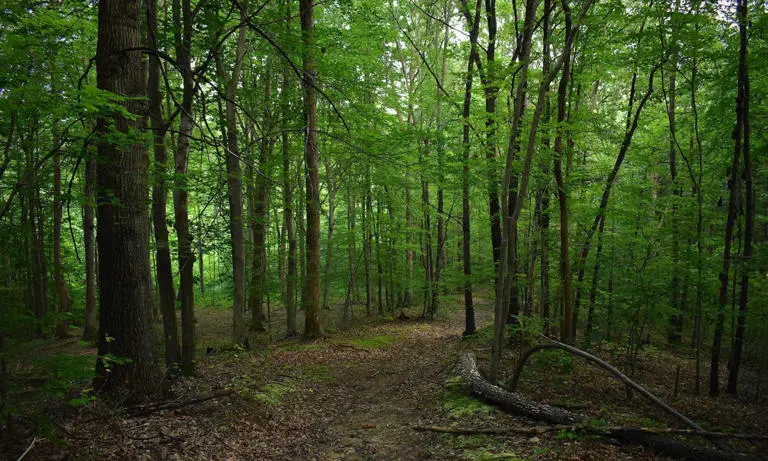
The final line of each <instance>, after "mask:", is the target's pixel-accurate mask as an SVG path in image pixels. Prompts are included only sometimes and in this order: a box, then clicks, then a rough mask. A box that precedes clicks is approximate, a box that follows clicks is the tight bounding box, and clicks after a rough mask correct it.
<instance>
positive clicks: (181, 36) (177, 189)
mask: <svg viewBox="0 0 768 461" xmlns="http://www.w3.org/2000/svg"><path fill="white" fill-rule="evenodd" d="M173 15H174V20H175V21H176V23H177V24H181V25H182V27H181V31H180V32H176V61H177V62H178V64H179V67H180V70H181V72H182V78H183V90H182V100H181V119H180V122H179V136H178V140H177V142H178V145H177V146H176V152H174V160H175V173H176V175H175V177H174V187H173V209H174V218H175V223H174V227H175V228H176V237H177V240H178V248H177V252H178V265H179V299H180V300H181V371H182V373H184V374H185V375H193V374H194V373H195V364H194V360H195V292H194V289H195V276H194V273H195V272H194V261H195V253H194V250H193V248H192V243H193V242H192V235H191V233H190V230H189V192H188V190H189V184H188V177H187V170H188V167H189V150H190V139H191V137H192V128H193V123H194V122H193V120H192V102H193V99H194V96H195V82H194V79H193V78H192V54H191V53H192V48H191V47H192V5H191V3H190V0H174V2H173Z"/></svg>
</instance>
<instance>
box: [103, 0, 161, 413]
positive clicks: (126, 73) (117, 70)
mask: <svg viewBox="0 0 768 461" xmlns="http://www.w3.org/2000/svg"><path fill="white" fill-rule="evenodd" d="M140 5H141V2H140V1H139V0H102V1H100V2H99V6H98V8H99V22H98V41H97V46H96V74H97V86H98V88H99V89H101V90H106V91H111V92H113V93H116V94H119V95H121V96H126V97H127V99H126V100H125V101H124V102H123V103H122V104H123V105H124V106H125V108H126V110H127V111H128V112H130V113H132V114H135V115H136V116H135V118H126V117H123V116H121V115H119V114H117V113H115V114H113V115H111V116H110V117H109V118H102V119H99V121H98V125H97V127H98V131H99V132H100V133H101V134H102V137H100V139H101V142H99V144H98V154H99V159H100V161H99V162H98V185H97V196H98V200H97V203H98V233H97V245H98V251H99V258H100V259H101V263H100V264H99V304H100V318H99V358H98V359H97V362H96V373H97V376H98V378H97V382H98V383H97V384H98V388H100V389H103V390H111V389H117V388H120V387H123V386H125V387H127V388H128V389H129V390H130V391H131V397H132V398H133V399H134V400H141V399H143V398H145V397H147V396H149V395H150V394H151V393H153V392H155V391H156V390H157V385H158V383H159V381H160V379H161V376H162V370H161V368H160V365H159V363H158V357H157V350H156V343H155V335H154V334H153V332H152V325H151V321H152V293H151V291H152V276H151V270H150V265H149V219H148V218H149V214H148V213H147V205H146V198H147V196H148V192H149V191H148V171H147V170H148V166H149V165H148V157H147V149H146V145H145V144H144V142H143V140H142V139H140V138H139V139H133V144H131V145H130V146H125V145H121V146H120V147H118V146H117V145H115V144H113V143H110V142H109V141H108V140H107V139H108V138H107V136H106V135H107V134H108V133H109V132H110V131H111V130H112V129H114V130H117V131H119V132H120V133H122V134H123V135H124V136H133V135H131V134H129V133H131V132H134V131H138V132H141V131H143V130H144V127H145V119H144V117H143V115H142V106H144V102H143V101H142V99H143V97H144V96H145V95H146V80H145V78H146V76H145V70H144V64H143V60H142V54H141V52H139V51H123V50H126V49H135V48H138V47H140V46H141V27H140V15H141V8H140ZM106 357H118V358H120V359H130V360H118V361H115V362H110V363H107V362H106Z"/></svg>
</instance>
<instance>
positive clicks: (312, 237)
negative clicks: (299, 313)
mask: <svg viewBox="0 0 768 461" xmlns="http://www.w3.org/2000/svg"><path fill="white" fill-rule="evenodd" d="M299 8H300V15H301V41H302V44H303V49H302V50H303V79H302V80H303V82H302V83H303V87H304V116H305V117H306V142H305V157H306V162H307V191H306V196H307V203H306V206H307V299H306V304H305V306H304V308H305V314H306V317H305V319H306V322H305V326H304V337H306V338H308V339H312V338H318V337H321V336H323V319H322V311H321V309H320V307H321V306H320V171H319V158H318V157H319V156H318V151H317V97H316V95H315V50H314V47H315V24H314V3H313V2H312V0H299Z"/></svg>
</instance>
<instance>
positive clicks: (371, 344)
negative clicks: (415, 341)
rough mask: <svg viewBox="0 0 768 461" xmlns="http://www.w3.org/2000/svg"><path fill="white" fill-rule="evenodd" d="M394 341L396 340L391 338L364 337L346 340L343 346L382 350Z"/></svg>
mask: <svg viewBox="0 0 768 461" xmlns="http://www.w3.org/2000/svg"><path fill="white" fill-rule="evenodd" d="M396 339H398V338H397V337H392V336H366V337H363V338H355V339H350V340H347V341H345V342H344V344H346V345H349V346H354V347H357V348H360V349H384V348H386V347H389V346H390V345H391V344H392V343H393V342H394V341H395V340H396Z"/></svg>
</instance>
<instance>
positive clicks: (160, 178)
mask: <svg viewBox="0 0 768 461" xmlns="http://www.w3.org/2000/svg"><path fill="white" fill-rule="evenodd" d="M147 21H148V24H147V27H148V29H149V34H148V35H149V40H148V42H149V43H148V45H149V46H150V47H151V48H152V49H157V41H158V37H157V34H158V31H157V0H149V1H148V2H147ZM147 95H148V96H149V119H150V122H151V127H152V140H153V150H154V154H155V168H154V175H153V182H154V184H153V187H152V227H153V229H154V233H155V261H156V263H155V276H156V279H157V287H158V290H157V291H158V294H159V297H160V313H161V315H162V317H163V343H164V345H165V364H166V365H167V366H169V367H171V366H173V364H176V363H178V362H179V360H180V359H181V356H180V355H181V354H180V350H179V331H178V327H177V325H176V293H175V290H174V286H173V269H172V264H171V246H170V243H169V241H168V227H167V224H166V221H167V217H166V202H167V200H168V186H167V185H166V180H165V177H166V175H167V170H168V152H167V150H166V146H165V132H166V130H167V126H166V124H165V121H164V120H163V114H162V104H163V100H162V96H161V95H160V58H159V57H158V56H157V55H156V54H151V55H150V56H149V78H148V80H147Z"/></svg>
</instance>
